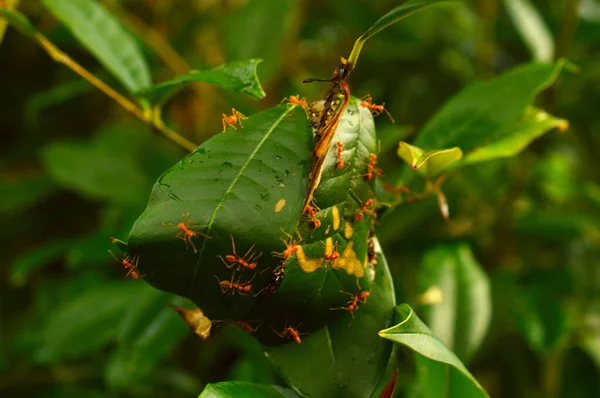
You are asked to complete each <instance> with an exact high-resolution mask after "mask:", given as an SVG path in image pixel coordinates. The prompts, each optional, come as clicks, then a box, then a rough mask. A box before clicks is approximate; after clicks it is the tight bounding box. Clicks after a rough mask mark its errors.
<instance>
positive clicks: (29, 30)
mask: <svg viewBox="0 0 600 398" xmlns="http://www.w3.org/2000/svg"><path fill="white" fill-rule="evenodd" d="M0 17H2V18H4V19H6V20H7V21H8V22H9V23H10V24H11V25H13V26H14V27H15V28H17V29H19V30H20V31H21V32H22V33H24V34H26V35H29V36H33V35H35V34H36V33H37V30H36V29H35V27H34V26H33V25H32V24H31V23H30V22H29V20H28V19H27V17H26V16H25V15H23V14H21V13H20V12H19V11H17V10H11V9H8V8H5V7H2V6H0Z"/></svg>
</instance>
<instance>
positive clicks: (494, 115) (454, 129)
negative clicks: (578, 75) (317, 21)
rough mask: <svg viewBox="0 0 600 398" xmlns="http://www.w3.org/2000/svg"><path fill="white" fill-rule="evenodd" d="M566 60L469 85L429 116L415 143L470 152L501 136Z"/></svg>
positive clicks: (555, 76) (514, 123)
mask: <svg viewBox="0 0 600 398" xmlns="http://www.w3.org/2000/svg"><path fill="white" fill-rule="evenodd" d="M563 64H564V62H562V61H561V62H557V63H556V64H547V63H539V62H534V63H530V64H526V65H524V66H521V67H518V68H515V69H512V70H510V71H508V72H506V73H504V74H502V75H500V76H498V77H496V78H494V79H492V80H489V81H486V82H481V83H476V84H473V85H471V86H469V87H467V88H466V89H464V90H463V91H461V92H460V93H459V94H457V95H456V96H454V97H453V98H452V99H450V100H449V101H448V102H446V104H444V106H443V107H442V109H441V110H440V111H439V112H438V113H437V114H436V115H435V116H434V117H433V118H432V119H430V120H429V122H428V123H427V124H426V125H425V127H424V128H423V130H422V131H421V132H420V133H419V135H418V137H417V139H416V140H415V142H414V143H413V145H415V146H418V147H420V148H431V149H437V148H449V147H452V146H457V147H459V148H461V149H462V150H463V152H465V153H468V152H471V151H472V150H475V149H477V148H479V147H481V146H484V145H486V144H488V143H489V142H494V141H495V140H498V139H501V138H502V137H503V135H504V134H505V133H506V131H509V129H510V128H512V127H513V126H515V125H516V124H517V122H518V120H519V118H520V117H522V115H523V113H524V112H525V110H526V109H527V106H528V105H530V104H531V103H532V101H533V100H534V98H535V96H536V95H537V94H538V93H539V92H540V91H542V90H543V89H545V88H547V87H549V86H550V85H551V84H552V83H554V81H555V80H556V78H557V77H558V74H559V72H560V71H561V69H562V66H563Z"/></svg>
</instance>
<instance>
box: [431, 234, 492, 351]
mask: <svg viewBox="0 0 600 398" xmlns="http://www.w3.org/2000/svg"><path fill="white" fill-rule="evenodd" d="M419 285H420V291H421V292H422V293H423V294H422V295H421V303H422V304H424V305H425V308H424V312H423V313H424V316H423V318H424V320H425V322H427V324H428V325H429V327H430V328H431V330H432V331H433V333H434V334H435V335H436V336H437V337H438V338H439V339H440V340H441V341H443V342H444V344H445V345H446V346H448V347H449V348H450V349H452V351H453V352H454V353H456V355H457V356H458V357H459V358H462V359H463V360H467V359H469V358H470V357H472V356H473V354H474V353H475V351H476V350H477V348H478V347H479V345H480V344H481V342H482V341H483V338H484V337H485V334H486V332H487V329H488V326H489V324H490V320H491V315H492V302H491V293H490V284H489V280H488V277H487V275H486V274H485V272H484V271H483V269H482V267H481V265H479V264H478V263H477V260H476V259H475V258H474V257H473V253H472V252H471V249H470V248H469V246H467V245H451V246H450V245H448V246H438V247H436V248H434V249H432V250H431V251H429V252H428V253H427V254H426V255H425V258H424V259H423V262H422V264H421V267H420V269H419Z"/></svg>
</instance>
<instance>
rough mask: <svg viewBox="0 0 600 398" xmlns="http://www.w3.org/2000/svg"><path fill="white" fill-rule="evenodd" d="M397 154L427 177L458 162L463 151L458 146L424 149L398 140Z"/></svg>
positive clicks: (436, 174) (439, 172)
mask: <svg viewBox="0 0 600 398" xmlns="http://www.w3.org/2000/svg"><path fill="white" fill-rule="evenodd" d="M398 156H400V157H401V158H402V160H404V161H405V162H406V163H408V164H409V165H410V167H411V168H412V169H413V170H418V171H419V173H420V174H421V175H423V176H426V177H428V178H435V177H437V176H438V175H440V174H441V173H442V172H444V171H445V170H447V169H448V168H449V167H450V166H451V165H452V164H454V163H456V162H458V161H459V160H460V159H461V158H462V156H463V152H462V150H461V149H460V148H459V147H454V148H449V149H439V150H433V151H424V150H423V149H421V148H419V147H417V146H414V145H410V144H408V143H406V142H404V141H400V144H399V145H398Z"/></svg>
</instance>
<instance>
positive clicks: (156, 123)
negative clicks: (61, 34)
mask: <svg viewBox="0 0 600 398" xmlns="http://www.w3.org/2000/svg"><path fill="white" fill-rule="evenodd" d="M0 5H1V3H0ZM15 28H17V29H18V30H20V31H21V32H22V33H23V34H25V35H26V36H28V37H31V38H32V39H33V40H35V41H36V42H37V43H38V44H39V45H40V47H42V49H44V51H46V53H47V54H48V55H49V56H50V58H52V59H53V60H54V61H56V62H58V63H61V64H63V65H65V66H66V67H67V68H69V69H71V70H72V71H73V72H75V73H76V74H78V75H79V76H81V77H82V78H84V79H85V80H87V81H88V82H90V83H91V84H92V85H93V86H94V87H96V88H98V89H99V90H100V91H102V92H103V93H104V94H106V95H107V96H109V97H110V98H112V99H113V100H114V101H115V102H116V103H117V104H119V105H121V106H122V107H123V108H124V109H125V110H127V111H128V112H129V113H131V114H132V115H134V116H135V117H137V118H138V119H139V120H141V121H142V122H144V123H147V124H149V125H150V126H152V127H153V128H154V129H155V130H156V131H158V132H160V133H161V134H162V135H164V136H165V137H166V138H168V139H169V140H171V141H173V142H174V143H175V144H177V145H179V146H181V147H182V148H184V149H186V150H188V151H190V152H191V151H193V150H194V149H196V146H197V145H196V144H194V143H193V142H191V141H189V140H188V139H186V138H184V137H183V136H181V135H179V134H178V133H177V132H175V131H174V130H171V129H170V128H168V127H167V126H165V124H164V123H163V122H162V120H160V117H156V115H157V114H158V115H160V113H157V112H152V111H151V110H148V111H145V110H144V109H142V108H141V107H140V106H138V105H137V104H135V103H134V102H132V101H131V100H129V99H128V98H126V97H124V96H123V95H121V94H120V93H119V92H117V91H116V90H114V89H113V88H112V87H110V86H108V85H107V84H106V83H104V82H103V81H102V80H100V79H98V78H97V77H96V76H94V74H93V73H91V72H90V71H88V70H87V69H85V68H84V67H83V66H81V65H80V64H78V63H77V62H76V61H74V60H73V59H72V58H71V57H69V56H68V55H67V54H66V53H64V52H63V51H62V50H60V49H59V48H58V47H56V46H55V45H54V44H53V43H52V42H51V41H50V40H48V39H47V38H46V37H45V36H44V35H43V34H41V33H40V32H38V31H37V30H36V29H35V28H33V27H32V26H28V27H27V30H26V29H24V28H23V26H20V25H15Z"/></svg>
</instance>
